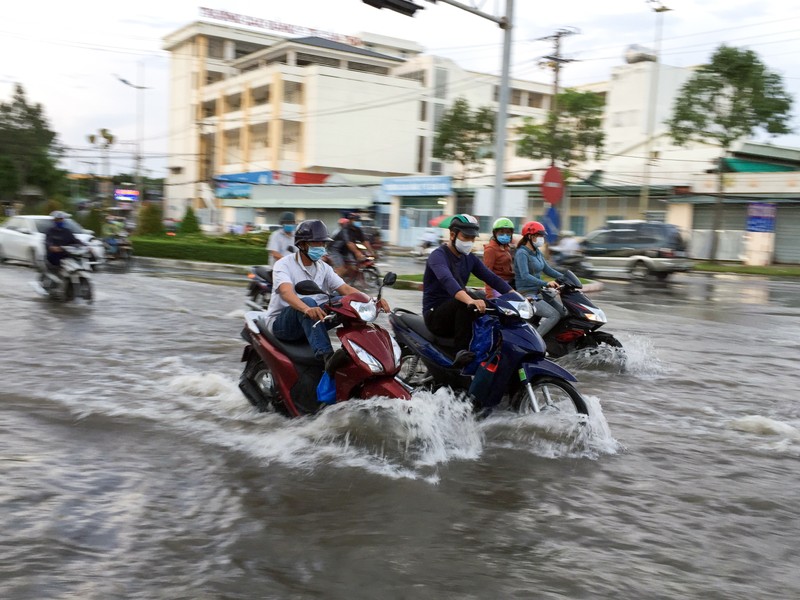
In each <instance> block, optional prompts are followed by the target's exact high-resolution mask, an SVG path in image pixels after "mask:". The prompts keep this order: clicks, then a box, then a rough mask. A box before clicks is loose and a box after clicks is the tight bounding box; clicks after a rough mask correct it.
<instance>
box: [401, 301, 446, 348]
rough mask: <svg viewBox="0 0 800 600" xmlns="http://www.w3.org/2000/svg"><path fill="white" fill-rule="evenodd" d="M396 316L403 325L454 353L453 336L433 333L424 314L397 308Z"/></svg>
mask: <svg viewBox="0 0 800 600" xmlns="http://www.w3.org/2000/svg"><path fill="white" fill-rule="evenodd" d="M394 316H395V317H396V318H397V320H398V321H400V322H401V323H402V324H403V325H405V326H406V327H408V328H409V329H411V330H412V331H414V332H415V333H418V334H419V335H421V336H422V337H423V338H425V339H426V340H428V341H429V342H430V343H432V344H434V345H435V346H437V347H439V348H440V349H442V350H445V351H446V352H449V353H452V352H453V351H454V346H455V340H454V339H453V338H446V337H441V336H438V335H435V334H433V333H431V331H430V330H429V329H428V327H427V326H426V325H425V319H424V318H423V317H422V315H418V314H416V313H413V312H407V311H403V310H395V311H394Z"/></svg>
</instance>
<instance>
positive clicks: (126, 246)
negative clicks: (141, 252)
mask: <svg viewBox="0 0 800 600" xmlns="http://www.w3.org/2000/svg"><path fill="white" fill-rule="evenodd" d="M103 246H104V247H105V255H106V256H105V259H106V264H108V265H114V266H117V267H119V268H120V269H122V270H124V271H128V270H130V268H131V264H132V263H133V243H131V240H130V238H128V234H127V233H126V232H124V231H121V232H120V233H117V234H116V235H114V236H112V237H110V238H106V239H104V240H103Z"/></svg>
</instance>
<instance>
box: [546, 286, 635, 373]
mask: <svg viewBox="0 0 800 600" xmlns="http://www.w3.org/2000/svg"><path fill="white" fill-rule="evenodd" d="M556 282H557V283H558V284H559V291H560V293H561V303H562V304H563V306H564V313H565V314H564V316H563V317H562V318H561V320H560V321H559V322H558V324H557V325H556V326H555V327H553V328H552V329H551V330H550V331H548V332H547V333H546V334H545V336H544V341H545V343H546V344H547V354H548V355H549V356H550V357H551V358H560V357H562V356H565V355H567V354H570V353H571V352H575V351H577V350H584V349H593V348H598V347H600V346H603V345H605V346H611V347H613V348H622V344H621V343H620V341H619V340H618V339H617V338H615V337H614V336H613V335H611V334H610V333H606V332H605V331H598V329H600V328H601V327H602V326H603V325H605V324H606V323H607V322H608V319H606V315H605V313H604V312H603V311H602V310H601V309H600V308H598V307H597V306H596V305H595V304H594V303H593V302H592V301H591V300H589V298H588V297H587V296H586V294H584V293H583V291H582V289H583V284H582V283H581V282H580V280H579V279H578V278H577V277H576V276H575V274H574V273H573V272H572V271H566V272H564V273H563V274H562V275H561V277H559V278H557V279H556ZM542 293H543V294H555V293H556V292H555V291H552V290H550V289H549V288H545V289H544V290H542ZM531 322H532V323H533V324H534V325H536V324H538V322H539V318H538V317H536V316H534V317H533V318H532V319H531Z"/></svg>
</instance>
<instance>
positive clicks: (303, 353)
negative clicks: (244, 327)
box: [256, 319, 322, 365]
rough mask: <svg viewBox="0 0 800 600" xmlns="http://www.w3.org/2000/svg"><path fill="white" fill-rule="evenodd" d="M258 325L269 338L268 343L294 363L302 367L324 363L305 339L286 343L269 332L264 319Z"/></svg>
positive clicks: (258, 321) (259, 320)
mask: <svg viewBox="0 0 800 600" xmlns="http://www.w3.org/2000/svg"><path fill="white" fill-rule="evenodd" d="M256 323H257V324H258V330H259V331H260V332H261V333H262V334H263V336H264V337H265V338H267V341H268V342H269V343H270V344H272V345H273V346H275V347H276V348H279V349H280V350H281V352H283V353H284V354H285V355H286V356H287V357H288V358H289V360H291V361H292V362H293V363H298V364H302V365H321V364H322V361H321V360H319V359H318V358H317V357H316V356H315V355H314V350H312V349H311V346H310V345H309V343H308V342H307V341H306V340H305V339H301V340H297V341H296V342H284V341H283V340H279V339H278V338H277V337H275V334H274V333H272V332H271V331H270V330H269V328H268V327H267V324H266V322H265V321H264V320H263V319H258V320H257V321H256Z"/></svg>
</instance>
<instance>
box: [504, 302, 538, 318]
mask: <svg viewBox="0 0 800 600" xmlns="http://www.w3.org/2000/svg"><path fill="white" fill-rule="evenodd" d="M509 304H510V305H511V307H512V308H513V309H514V310H515V311H517V314H518V315H519V316H520V318H521V319H530V318H531V317H533V307H532V306H531V303H530V302H528V301H527V300H512V301H510V302H509Z"/></svg>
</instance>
